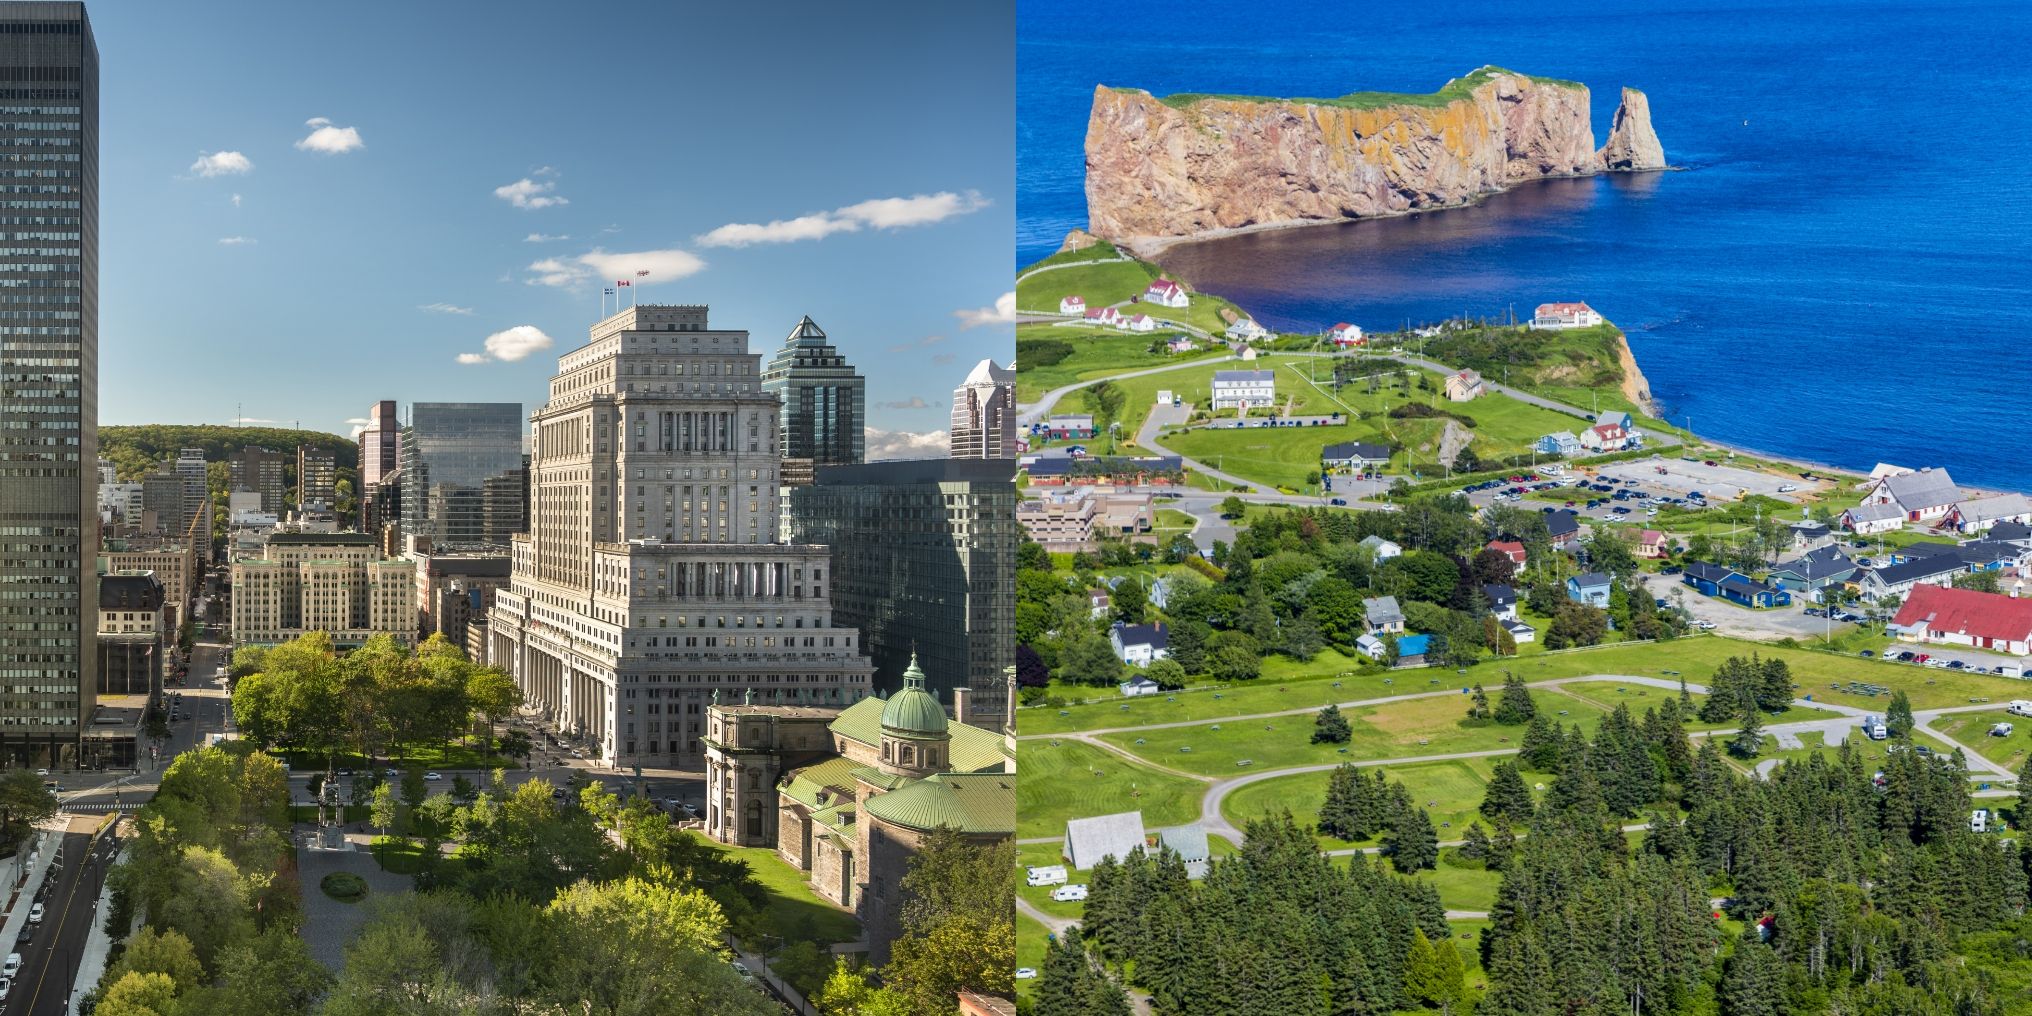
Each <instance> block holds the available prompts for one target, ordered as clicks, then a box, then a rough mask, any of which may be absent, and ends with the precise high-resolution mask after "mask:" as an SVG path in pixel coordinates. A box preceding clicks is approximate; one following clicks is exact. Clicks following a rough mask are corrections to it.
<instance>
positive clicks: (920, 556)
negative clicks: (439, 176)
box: [784, 459, 1021, 729]
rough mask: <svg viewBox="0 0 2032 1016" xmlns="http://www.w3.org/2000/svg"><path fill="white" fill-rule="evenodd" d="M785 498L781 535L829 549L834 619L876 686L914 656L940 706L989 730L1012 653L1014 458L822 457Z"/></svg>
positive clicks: (1000, 710)
mask: <svg viewBox="0 0 2032 1016" xmlns="http://www.w3.org/2000/svg"><path fill="white" fill-rule="evenodd" d="M788 502H789V504H788V510H787V511H785V512H784V516H785V517H786V518H787V519H788V520H789V523H790V530H791V532H792V534H793V539H794V540H795V541H796V542H798V543H814V544H822V545H825V546H828V547H830V548H831V550H832V558H831V560H832V565H833V588H832V594H833V614H834V618H835V620H837V621H838V622H839V623H840V624H842V625H845V626H849V627H853V628H858V629H860V631H861V648H862V649H863V650H865V651H866V652H867V653H868V655H869V656H870V657H872V658H873V659H874V661H875V687H876V689H877V690H878V691H882V692H889V693H894V692H897V691H901V690H902V689H903V686H904V685H903V672H904V670H905V669H906V668H907V667H908V666H909V664H910V661H911V660H912V659H917V660H921V661H922V663H923V669H924V672H925V673H926V674H927V675H929V676H930V678H931V683H930V684H928V685H927V686H926V690H927V691H928V692H929V693H930V694H931V695H932V697H933V698H935V699H937V700H938V702H939V704H940V706H941V707H942V708H944V709H946V710H947V711H949V712H953V713H955V714H956V715H958V716H959V718H960V719H962V720H963V721H964V722H967V723H972V724H974V725H976V726H981V727H988V728H992V729H1000V728H1001V727H1002V726H1003V724H1004V722H1005V721H1006V720H1007V719H1009V717H1008V716H1007V715H1006V714H1007V711H1008V708H1007V696H1006V695H1005V694H1004V693H1003V688H1004V686H1005V685H1006V683H1007V678H1006V676H1005V672H1006V671H1007V669H1008V668H1010V667H1012V666H1014V665H1015V663H1016V545H1017V544H1018V543H1019V542H1021V541H1020V540H1019V539H1018V538H1017V535H1016V462H1015V460H1014V459H985V460H983V459H915V460H907V461H902V462H869V463H866V464H864V465H858V466H834V467H830V468H825V469H820V470H818V472H817V474H816V478H815V480H814V482H813V483H812V484H810V485H809V486H803V487H792V488H789V489H788ZM962 691H963V692H964V693H965V701H964V703H962V701H961V699H960V697H959V695H958V694H957V693H959V692H962ZM962 705H964V708H961V706H962Z"/></svg>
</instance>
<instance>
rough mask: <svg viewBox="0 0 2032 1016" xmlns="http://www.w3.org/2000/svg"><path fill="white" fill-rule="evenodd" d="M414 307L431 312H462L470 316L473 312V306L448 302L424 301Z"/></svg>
mask: <svg viewBox="0 0 2032 1016" xmlns="http://www.w3.org/2000/svg"><path fill="white" fill-rule="evenodd" d="M416 309H417V310H425V311H429V312H431V313H432V314H464V315H466V316H467V317H471V316H472V314H473V308H471V307H460V306H458V305H456V304H450V303H426V304H421V305H419V306H418V307H417V308H416Z"/></svg>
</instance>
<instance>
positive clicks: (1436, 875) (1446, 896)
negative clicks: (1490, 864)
mask: <svg viewBox="0 0 2032 1016" xmlns="http://www.w3.org/2000/svg"><path fill="white" fill-rule="evenodd" d="M1477 803H1478V804H1479V802H1477ZM1458 849H1459V848H1458V847H1447V848H1446V849H1445V850H1443V851H1441V852H1440V862H1439V867H1437V868H1434V869H1432V870H1431V871H1421V872H1419V873H1418V877H1419V878H1422V879H1424V880H1425V881H1427V882H1431V883H1432V884H1433V886H1434V887H1436V888H1437V889H1438V890H1439V899H1440V902H1442V903H1445V904H1446V908H1447V909H1448V910H1481V911H1487V910H1488V909H1489V908H1490V907H1493V906H1495V905H1496V887H1497V886H1498V885H1500V884H1501V883H1502V881H1503V874H1502V872H1498V871H1490V870H1488V869H1486V868H1456V867H1454V866H1453V865H1451V864H1448V863H1446V858H1447V857H1448V856H1450V855H1452V854H1453V852H1454V851H1456V850H1458Z"/></svg>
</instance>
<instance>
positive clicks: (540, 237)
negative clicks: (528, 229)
mask: <svg viewBox="0 0 2032 1016" xmlns="http://www.w3.org/2000/svg"><path fill="white" fill-rule="evenodd" d="M569 239H571V237H570V236H569V235H567V234H564V233H531V234H529V235H528V236H525V237H523V238H522V242H523V243H553V242H555V241H558V240H569Z"/></svg>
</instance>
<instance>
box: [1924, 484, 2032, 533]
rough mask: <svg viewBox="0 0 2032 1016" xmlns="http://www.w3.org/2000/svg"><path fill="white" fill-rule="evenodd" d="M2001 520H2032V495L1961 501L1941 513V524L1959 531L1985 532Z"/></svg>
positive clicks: (2010, 495)
mask: <svg viewBox="0 0 2032 1016" xmlns="http://www.w3.org/2000/svg"><path fill="white" fill-rule="evenodd" d="M1999 522H2032V498H2028V497H2026V496H2025V495H2023V494H1999V495H1997V496H1996V497H1979V498H1973V499H1971V500H1968V501H1958V502H1956V503H1955V505H1954V506H1953V507H1952V508H1949V509H1948V510H1947V513H1946V514H1945V515H1943V516H1941V519H1940V522H1939V524H1938V525H1939V528H1941V529H1953V530H1954V531H1956V532H1959V533H1986V532H1989V530H1990V527H1991V526H1994V525H1996V524H1997V523H1999Z"/></svg>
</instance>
